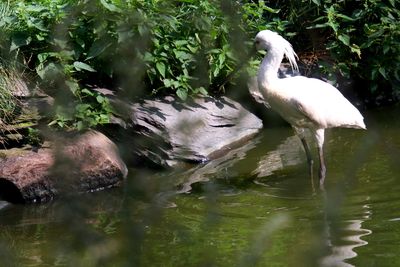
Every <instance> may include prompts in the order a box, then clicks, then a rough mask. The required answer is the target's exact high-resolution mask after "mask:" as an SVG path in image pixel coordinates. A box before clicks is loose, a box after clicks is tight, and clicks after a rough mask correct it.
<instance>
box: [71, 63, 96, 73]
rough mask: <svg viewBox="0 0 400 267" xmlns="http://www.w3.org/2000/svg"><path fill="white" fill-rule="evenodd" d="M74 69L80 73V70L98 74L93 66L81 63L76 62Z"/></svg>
mask: <svg viewBox="0 0 400 267" xmlns="http://www.w3.org/2000/svg"><path fill="white" fill-rule="evenodd" d="M74 68H75V69H76V70H77V71H80V70H87V71H90V72H96V70H95V69H93V68H92V67H91V66H89V65H88V64H86V63H83V62H80V61H75V62H74Z"/></svg>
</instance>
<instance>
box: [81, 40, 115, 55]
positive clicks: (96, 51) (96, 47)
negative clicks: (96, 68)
mask: <svg viewBox="0 0 400 267" xmlns="http://www.w3.org/2000/svg"><path fill="white" fill-rule="evenodd" d="M110 46H111V42H110V41H105V40H98V41H95V42H94V43H93V45H92V46H91V47H90V49H89V52H88V55H87V58H86V59H92V58H94V57H97V56H98V55H100V54H102V53H103V52H104V51H105V50H106V49H107V48H108V47H110Z"/></svg>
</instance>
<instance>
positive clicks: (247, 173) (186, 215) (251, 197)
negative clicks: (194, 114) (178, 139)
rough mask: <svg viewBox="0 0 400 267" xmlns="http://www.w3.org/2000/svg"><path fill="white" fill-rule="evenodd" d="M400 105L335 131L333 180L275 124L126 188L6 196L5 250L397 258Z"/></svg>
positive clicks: (322, 262) (139, 258)
mask: <svg viewBox="0 0 400 267" xmlns="http://www.w3.org/2000/svg"><path fill="white" fill-rule="evenodd" d="M398 111H399V110H398V109H394V110H385V111H376V112H371V114H368V116H367V125H368V127H369V129H368V131H359V130H352V129H333V130H330V131H329V132H328V133H327V138H326V149H325V150H326V160H327V168H328V174H327V180H326V185H325V190H318V189H313V187H312V182H311V181H310V178H309V177H308V175H307V173H308V172H307V165H306V159H305V155H304V151H303V150H302V147H301V143H300V141H299V140H298V139H297V137H295V136H293V133H292V130H291V129H290V128H272V129H267V130H265V132H264V133H263V134H261V135H260V136H259V137H258V138H256V139H254V140H252V141H251V142H249V143H248V144H247V145H245V146H243V147H240V148H236V149H232V150H231V151H229V153H227V154H226V155H225V156H223V157H221V158H219V159H216V160H214V161H211V162H209V163H207V164H203V165H196V166H189V167H188V168H185V169H180V170H176V171H173V172H169V173H165V172H164V173H148V172H141V171H139V170H130V177H129V179H128V180H127V183H126V185H124V187H122V188H114V189H111V190H106V191H104V192H97V193H93V194H88V195H80V196H71V198H66V199H59V200H57V201H55V202H53V203H50V204H45V205H28V206H20V205H9V204H7V203H4V202H0V233H1V234H0V251H1V253H3V254H4V253H6V255H7V256H9V257H8V259H11V260H9V261H10V262H9V263H10V264H11V263H18V264H19V265H29V266H46V265H48V266H57V265H73V264H75V265H74V266H99V265H109V266H124V265H126V266H132V264H133V265H135V266H136V265H144V266H149V265H151V266H254V265H257V266H269V263H276V264H277V265H281V266H366V265H380V266H398V265H399V264H400V260H399V259H398V249H399V245H398V244H399V242H400V227H399V223H400V214H399V211H398V207H399V206H400V196H399V194H398V192H399V190H400V175H399V173H400V165H398V157H399V155H400V139H398V138H397V136H398V133H399V123H398V122H397V120H396V119H395V118H396V116H398V115H397V114H398ZM314 151H315V149H314ZM314 153H315V152H314ZM314 156H316V155H314ZM18 264H17V265H18ZM10 266H13V265H12V264H11V265H10Z"/></svg>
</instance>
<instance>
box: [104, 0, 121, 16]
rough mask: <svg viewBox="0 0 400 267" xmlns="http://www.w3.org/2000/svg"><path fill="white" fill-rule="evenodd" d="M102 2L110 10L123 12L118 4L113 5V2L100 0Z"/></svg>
mask: <svg viewBox="0 0 400 267" xmlns="http://www.w3.org/2000/svg"><path fill="white" fill-rule="evenodd" d="M100 3H101V4H102V5H103V7H105V8H106V9H107V10H108V11H111V12H116V13H121V12H122V10H121V9H120V8H119V7H117V6H116V5H113V4H111V3H108V2H107V1H105V0H100Z"/></svg>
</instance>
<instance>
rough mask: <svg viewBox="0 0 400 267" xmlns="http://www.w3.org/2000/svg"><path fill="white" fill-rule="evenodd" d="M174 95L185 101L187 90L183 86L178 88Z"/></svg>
mask: <svg viewBox="0 0 400 267" xmlns="http://www.w3.org/2000/svg"><path fill="white" fill-rule="evenodd" d="M176 95H177V96H178V97H179V98H180V99H181V100H183V101H185V100H186V99H187V96H188V95H187V91H186V90H185V89H183V88H178V90H176Z"/></svg>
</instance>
